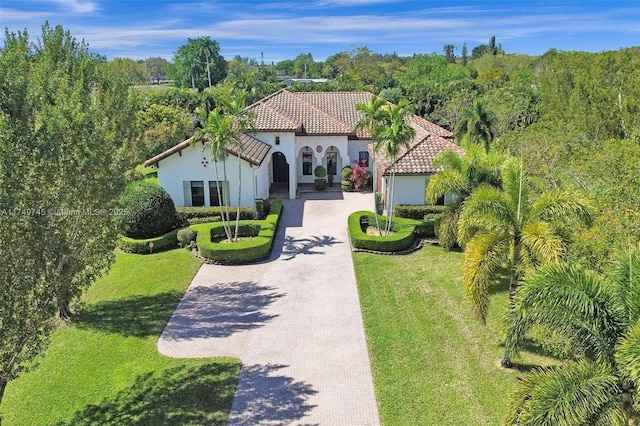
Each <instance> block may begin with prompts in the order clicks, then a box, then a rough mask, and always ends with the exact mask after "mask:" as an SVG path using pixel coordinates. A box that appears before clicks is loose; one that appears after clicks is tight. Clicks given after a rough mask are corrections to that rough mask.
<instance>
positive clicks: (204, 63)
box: [167, 37, 227, 90]
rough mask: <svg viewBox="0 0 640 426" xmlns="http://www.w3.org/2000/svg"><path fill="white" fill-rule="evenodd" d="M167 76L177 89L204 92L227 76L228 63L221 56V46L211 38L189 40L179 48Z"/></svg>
mask: <svg viewBox="0 0 640 426" xmlns="http://www.w3.org/2000/svg"><path fill="white" fill-rule="evenodd" d="M167 75H168V76H169V78H171V79H172V80H173V82H174V84H175V85H176V86H177V87H191V88H192V89H198V90H202V89H204V88H205V87H211V86H212V85H215V84H216V83H217V82H219V81H220V80H222V79H224V78H225V77H226V75H227V61H225V59H224V58H223V57H222V55H220V45H219V44H218V42H217V41H215V40H212V39H211V38H210V37H198V38H197V39H191V38H190V39H188V41H187V44H184V45H182V46H180V47H179V48H178V50H177V51H176V53H175V54H174V56H173V63H172V64H170V65H167Z"/></svg>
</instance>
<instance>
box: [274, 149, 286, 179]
mask: <svg viewBox="0 0 640 426" xmlns="http://www.w3.org/2000/svg"><path fill="white" fill-rule="evenodd" d="M271 164H273V182H274V183H287V184H288V183H289V163H287V157H285V155H284V154H283V153H281V152H274V153H273V156H272V162H271Z"/></svg>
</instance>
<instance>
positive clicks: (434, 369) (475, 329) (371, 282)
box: [353, 246, 553, 426]
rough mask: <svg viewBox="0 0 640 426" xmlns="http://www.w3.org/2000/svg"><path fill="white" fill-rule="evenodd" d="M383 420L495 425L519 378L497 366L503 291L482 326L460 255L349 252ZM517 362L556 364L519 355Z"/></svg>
mask: <svg viewBox="0 0 640 426" xmlns="http://www.w3.org/2000/svg"><path fill="white" fill-rule="evenodd" d="M353 259H354V264H355V270H356V276H357V280H358V287H359V292H360V301H361V305H362V311H363V312H362V314H363V318H364V323H365V331H366V334H367V343H368V346H369V353H370V356H371V364H372V369H373V378H374V384H375V390H376V398H377V400H378V406H379V407H380V417H381V420H382V422H383V424H384V425H385V426H390V425H496V424H500V423H501V422H502V417H503V414H504V412H505V409H506V405H507V404H506V401H507V397H508V395H509V392H510V390H511V388H512V387H513V385H514V384H515V381H516V379H517V377H518V375H519V374H520V373H517V372H514V371H506V370H502V369H501V368H500V367H499V362H500V359H501V358H502V355H503V348H502V346H501V342H502V338H501V333H500V331H501V329H502V328H501V316H502V313H503V312H504V308H505V307H506V303H507V294H506V291H498V292H496V293H495V294H494V295H493V296H492V300H491V306H490V308H489V311H490V313H489V318H488V319H487V325H486V326H483V325H482V324H481V323H480V322H479V321H478V320H477V319H476V318H475V316H474V315H473V313H472V312H471V308H470V306H469V303H468V301H467V300H466V298H465V296H464V290H463V288H462V266H461V265H462V254H461V253H457V252H446V251H444V250H443V249H442V248H440V247H434V246H425V247H424V248H422V249H421V250H419V251H417V252H415V253H413V254H410V255H405V256H380V255H374V254H368V253H353ZM517 361H518V363H519V364H521V365H525V367H524V368H523V370H526V369H527V368H530V367H531V366H532V365H540V364H549V363H551V362H553V360H551V359H549V358H544V357H542V356H539V355H535V354H531V353H524V354H523V356H522V357H521V358H519V359H518V360H517Z"/></svg>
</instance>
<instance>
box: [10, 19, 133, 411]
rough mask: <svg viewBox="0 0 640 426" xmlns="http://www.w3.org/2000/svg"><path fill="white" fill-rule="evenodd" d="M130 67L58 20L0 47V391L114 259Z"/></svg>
mask: <svg viewBox="0 0 640 426" xmlns="http://www.w3.org/2000/svg"><path fill="white" fill-rule="evenodd" d="M128 81H129V76H128V75H123V74H115V73H113V69H111V68H110V67H108V66H107V63H106V61H105V60H104V58H102V57H99V56H97V55H94V54H92V53H90V52H89V51H88V50H87V47H86V45H85V44H84V43H78V42H77V41H76V40H75V39H74V38H73V37H72V36H71V35H70V34H69V33H68V32H65V31H64V30H63V29H62V27H60V26H58V27H55V28H51V27H50V26H49V25H48V24H46V25H45V26H43V29H42V35H41V39H40V40H39V41H38V42H37V43H31V42H30V41H29V37H28V34H27V33H26V31H25V32H21V33H17V34H14V33H9V32H6V33H5V44H4V48H3V49H2V50H1V51H0V158H2V161H0V209H1V210H0V254H1V257H2V262H0V294H1V295H2V297H0V341H1V342H2V344H1V345H0V400H1V398H2V393H3V390H4V388H5V386H6V384H7V382H8V381H9V380H11V379H14V378H15V377H17V376H18V374H19V373H20V371H21V369H22V368H23V366H24V365H25V363H27V362H29V361H30V360H31V359H33V357H34V356H35V355H36V354H38V353H39V352H40V351H42V350H43V349H44V347H45V346H46V342H47V340H48V336H49V333H50V332H51V330H52V329H53V322H52V320H53V318H54V317H55V315H56V314H58V313H59V314H60V315H61V316H63V317H68V316H69V314H70V310H69V307H70V303H71V301H72V300H73V299H74V298H76V297H78V296H79V295H80V294H81V293H82V292H83V290H85V289H86V288H87V287H88V286H89V285H91V283H93V281H94V280H95V279H96V278H97V277H98V276H100V275H101V274H102V273H104V272H105V271H106V270H107V269H108V267H109V266H110V265H111V264H112V262H113V260H114V255H113V249H114V248H115V240H116V238H117V234H118V231H117V229H116V226H115V223H114V221H113V215H114V214H120V213H122V212H118V211H116V210H115V208H116V201H117V197H118V196H119V194H120V192H121V190H122V188H123V187H124V171H125V169H126V166H127V164H126V162H125V161H124V157H123V155H124V154H123V153H124V151H125V149H124V147H125V145H126V143H125V142H126V139H128V138H129V137H130V136H131V135H130V134H129V132H130V131H131V130H132V129H134V128H135V126H134V125H133V123H132V120H133V115H132V114H131V113H130V111H131V109H132V107H131V105H130V103H129V99H130V97H129V95H128Z"/></svg>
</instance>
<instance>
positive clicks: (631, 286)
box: [613, 246, 640, 324]
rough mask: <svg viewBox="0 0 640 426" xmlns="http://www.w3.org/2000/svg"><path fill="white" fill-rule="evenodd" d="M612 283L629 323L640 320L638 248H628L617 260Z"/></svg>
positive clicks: (639, 255) (639, 258) (639, 251)
mask: <svg viewBox="0 0 640 426" xmlns="http://www.w3.org/2000/svg"><path fill="white" fill-rule="evenodd" d="M613 283H614V284H615V288H616V292H617V293H618V297H619V299H620V302H621V305H622V306H623V307H624V310H625V317H626V318H627V320H628V321H629V323H631V324H632V323H634V322H635V321H638V320H639V319H640V246H636V247H633V248H630V249H629V251H628V252H626V253H622V254H621V255H620V257H619V258H618V259H617V262H616V266H615V268H614V270H613Z"/></svg>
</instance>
